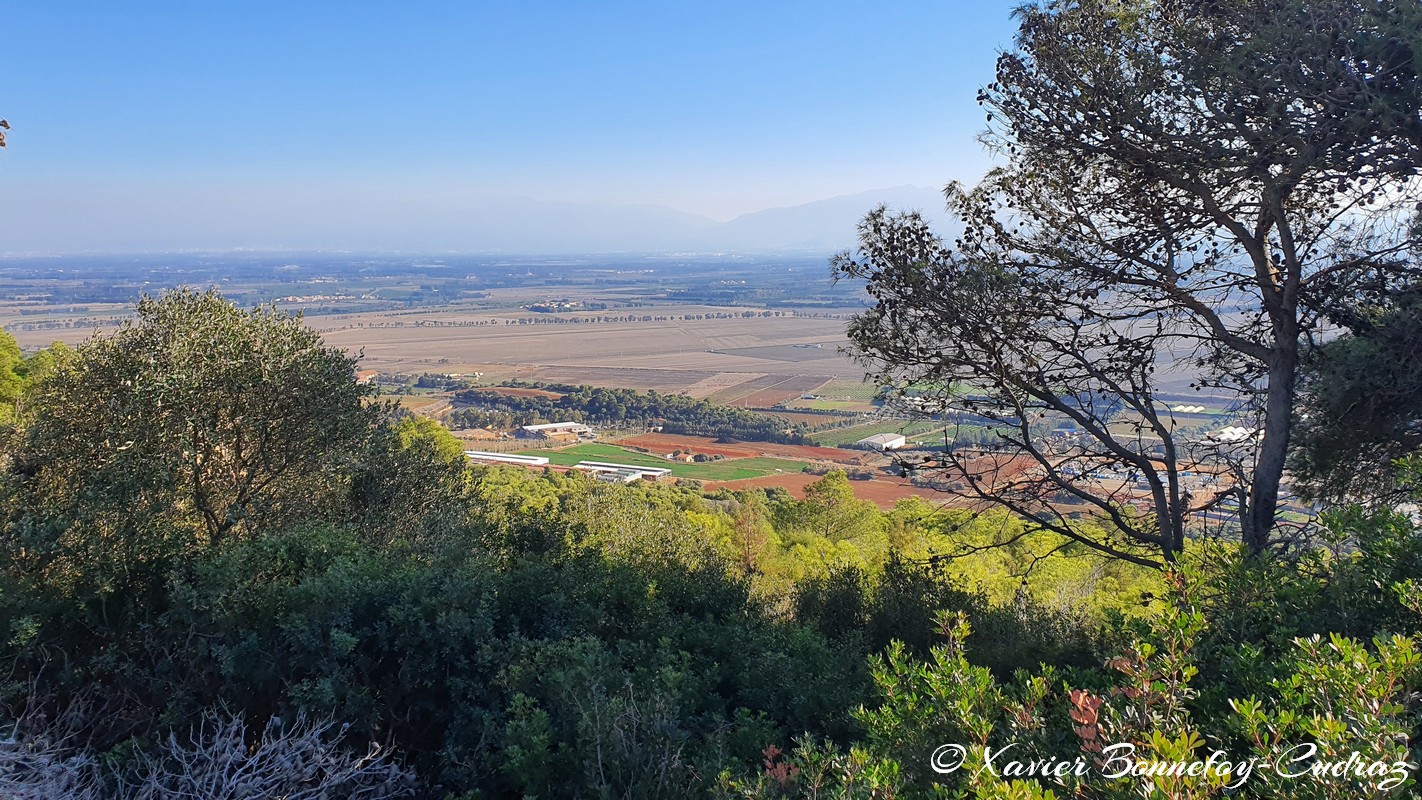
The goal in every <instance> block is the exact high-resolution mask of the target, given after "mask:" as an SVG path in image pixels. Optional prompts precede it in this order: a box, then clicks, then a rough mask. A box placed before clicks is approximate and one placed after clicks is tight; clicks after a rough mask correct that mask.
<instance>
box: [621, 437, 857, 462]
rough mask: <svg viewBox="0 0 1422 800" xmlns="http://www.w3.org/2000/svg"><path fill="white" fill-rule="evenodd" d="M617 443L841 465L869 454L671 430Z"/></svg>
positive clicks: (661, 451) (657, 450)
mask: <svg viewBox="0 0 1422 800" xmlns="http://www.w3.org/2000/svg"><path fill="white" fill-rule="evenodd" d="M617 444H622V445H628V446H630V447H641V448H643V449H645V450H650V451H651V452H653V453H656V454H657V455H666V454H667V453H670V452H672V451H674V450H690V451H691V452H693V453H705V454H706V455H708V456H715V455H720V456H725V457H726V458H751V457H755V456H770V457H773V458H794V459H801V460H806V461H835V462H838V463H841V464H859V463H862V459H864V458H866V457H870V456H869V454H867V453H866V452H865V451H862V450H841V449H839V448H838V447H816V446H814V445H807V444H770V443H769V442H730V443H718V442H716V440H715V439H711V438H707V437H704V436H680V435H677V434H671V433H643V434H638V435H637V436H629V437H627V438H626V439H618V440H617Z"/></svg>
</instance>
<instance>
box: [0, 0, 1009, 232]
mask: <svg viewBox="0 0 1422 800" xmlns="http://www.w3.org/2000/svg"><path fill="white" fill-rule="evenodd" d="M1012 30H1013V27H1012V24H1011V18H1010V15H1009V9H1007V8H1006V7H1003V8H990V9H986V10H984V9H981V8H978V7H976V6H962V7H953V6H952V5H951V4H946V5H945V4H941V3H929V2H910V3H904V4H896V5H895V6H893V7H889V8H874V9H870V8H867V7H864V6H862V5H859V4H851V3H847V2H830V3H814V4H808V3H786V4H783V5H781V4H776V5H773V6H767V5H764V4H754V3H723V4H717V5H715V6H710V5H702V6H697V5H680V6H665V5H662V4H651V3H643V2H625V1H624V2H614V3H609V4H601V5H598V6H596V7H588V6H583V5H582V4H575V3H558V2H553V3H545V4H540V5H539V6H537V7H523V6H513V7H510V6H497V7H496V6H481V5H472V4H461V3H454V2H437V3H432V4H424V5H421V6H419V7H391V6H389V5H387V4H379V5H377V4H373V3H355V4H351V3H331V2H312V3H303V4H300V5H291V4H279V3H274V2H258V3H255V4H249V5H244V6H243V7H241V8H237V7H223V6H218V5H215V4H213V5H210V4H187V3H174V2H155V3H144V4H138V5H129V6H113V5H110V4H100V3H93V2H80V3H77V4H65V5H64V6H62V7H60V6H53V5H45V4H31V5H29V6H25V7H18V8H15V9H10V10H9V11H8V12H7V16H6V25H5V28H4V30H3V31H0V44H3V45H4V48H5V53H6V69H7V71H8V76H7V88H8V89H9V91H8V92H7V94H6V96H5V97H4V98H3V100H0V103H3V105H0V116H4V117H5V118H7V119H9V121H10V123H11V124H12V125H13V126H14V128H13V130H12V131H11V132H10V134H9V147H8V148H7V150H6V151H4V152H3V156H0V192H3V196H4V198H5V204H6V214H5V215H4V216H3V217H0V252H6V253H34V252H46V253H60V252H136V251H164V250H183V249H217V250H221V249H277V250H279V249H307V248H312V247H317V248H334V249H355V250H360V249H379V250H385V251H407V250H408V251H414V250H432V251H444V250H457V251H472V252H504V251H513V250H516V251H521V252H548V251H550V250H552V251H557V252H566V251H569V250H578V249H600V248H604V247H607V246H609V245H611V244H615V241H614V240H616V241H622V242H623V244H621V245H620V246H617V247H615V249H618V250H647V249H662V248H663V246H665V247H671V248H675V247H678V246H680V245H681V244H682V243H687V242H689V243H691V244H697V241H696V240H695V237H690V238H688V236H687V235H685V233H684V231H683V228H694V227H696V226H702V227H705V228H710V227H714V226H716V225H718V224H719V225H726V224H729V223H731V222H732V221H734V220H737V219H740V218H744V217H745V216H746V215H748V214H753V213H756V212H762V211H766V210H771V209H786V208H793V207H798V206H802V205H805V204H808V203H814V202H817V201H823V200H826V199H831V198H839V197H845V196H853V195H858V194H861V193H864V192H870V191H876V190H884V189H887V188H889V187H904V186H917V187H940V186H942V185H944V184H946V183H948V182H949V181H951V180H964V181H972V180H973V179H975V178H976V177H977V176H978V175H980V174H981V173H982V172H983V171H984V170H985V169H986V168H987V167H988V166H989V163H990V162H989V159H988V156H987V155H986V154H985V153H984V152H983V150H982V148H981V147H980V145H978V143H977V142H976V141H975V139H974V136H975V134H976V133H977V132H978V131H979V130H980V129H981V128H982V127H983V124H984V121H983V116H982V112H981V109H980V108H979V107H978V106H977V104H976V102H975V94H976V91H977V89H978V87H980V86H981V85H983V84H985V83H987V82H988V81H990V80H991V79H992V66H993V62H994V57H995V55H996V53H997V51H998V50H999V49H1001V48H1003V47H1006V46H1008V45H1010V44H1011V34H1012ZM935 191H936V190H935ZM629 208H631V209H638V208H640V209H642V210H643V211H648V212H655V213H653V214H650V215H646V214H644V215H642V217H637V216H636V215H631V214H628V213H625V212H627V211H628V209H629ZM520 209H522V211H521V213H515V212H519V211H520ZM550 209H552V210H553V211H552V212H550ZM559 209H563V210H567V211H568V212H569V213H570V214H572V217H571V218H569V219H562V218H559V217H558V216H557V213H556V212H557V211H558V210H559ZM588 209H603V210H606V209H615V210H616V211H617V212H618V213H617V214H613V215H611V216H610V217H608V218H607V219H606V220H603V219H600V218H599V217H598V215H597V214H596V213H591V212H588ZM864 210H867V209H864ZM925 210H929V209H925ZM573 212H577V213H573ZM584 212H587V213H584ZM481 219H483V220H486V221H487V222H488V224H487V225H484V226H482V227H481V225H480V224H479V223H480V220H481ZM560 224H570V225H572V226H573V227H574V228H580V229H581V230H583V231H584V233H582V234H578V235H573V234H572V233H566V235H565V232H562V231H559V230H557V226H558V225H560ZM836 224H837V223H836ZM540 225H541V226H542V227H540ZM622 227H628V228H632V229H637V230H641V231H642V232H643V233H644V234H645V235H643V236H641V237H634V236H631V235H630V234H629V235H624V234H620V233H619V232H618V231H619V230H620V229H621V228H622ZM663 228H665V229H666V230H665V231H663V232H661V233H659V230H660V229H663ZM514 233H518V236H517V237H515V236H514V235H513V234H514ZM848 233H849V234H851V235H852V230H851V231H849V232H848ZM614 234H615V236H614ZM580 236H581V239H580V238H579V237H580ZM500 237H502V238H500ZM753 238H754V237H753ZM544 241H548V242H550V244H548V245H545V246H540V245H542V244H543V242H544ZM756 241H760V240H759V239H756ZM799 244H800V242H799V241H798V240H795V239H793V238H792V240H789V241H786V242H784V243H780V244H775V245H765V246H768V247H771V249H775V248H776V247H792V248H794V247H797V246H799ZM711 246H713V248H714V245H711Z"/></svg>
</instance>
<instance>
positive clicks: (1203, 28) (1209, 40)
mask: <svg viewBox="0 0 1422 800" xmlns="http://www.w3.org/2000/svg"><path fill="white" fill-rule="evenodd" d="M1017 14H1018V17H1019V19H1020V23H1021V27H1020V32H1019V34H1018V37H1017V40H1016V47H1015V49H1013V50H1012V51H1010V52H1006V53H1004V54H1002V55H1001V56H1000V58H999V60H998V63H997V74H996V79H995V80H994V81H993V82H992V83H991V84H989V85H988V86H987V87H985V88H984V89H983V90H982V91H981V92H980V94H979V99H980V102H981V103H982V104H983V105H984V107H985V108H986V110H987V118H988V126H989V127H988V130H987V131H986V132H985V134H984V141H985V142H986V143H987V144H988V145H989V146H990V147H991V148H992V149H993V150H994V151H995V152H996V153H997V154H998V155H999V156H1000V162H999V163H1000V164H1001V166H999V167H997V168H995V169H993V170H992V171H991V172H989V173H988V174H987V175H986V176H985V177H984V179H983V180H982V181H981V182H980V183H979V184H978V185H977V186H976V187H974V188H965V187H962V186H958V185H952V186H950V187H948V190H947V197H948V206H949V211H950V212H951V213H952V214H953V216H954V217H955V218H956V221H957V223H958V225H959V226H960V227H961V234H960V235H958V236H957V237H956V238H954V239H953V240H952V241H951V242H950V241H946V240H944V239H943V238H941V237H940V236H938V235H936V234H935V233H934V232H933V231H931V230H930V229H929V228H928V227H927V226H926V225H925V224H924V223H923V222H922V220H921V219H920V218H919V217H918V216H916V215H914V214H904V215H893V214H889V213H887V212H886V211H884V210H882V209H880V210H879V211H876V212H874V213H872V214H870V215H869V217H868V218H866V219H865V221H864V222H863V223H862V224H861V226H860V229H859V240H860V243H859V247H858V249H857V250H856V251H853V252H847V253H844V254H841V255H840V256H838V257H837V258H836V259H835V261H834V263H833V267H834V270H835V272H836V274H837V275H838V276H840V277H849V278H859V279H864V280H866V281H867V288H868V291H869V293H870V295H871V299H872V306H871V307H870V308H869V309H868V310H867V311H865V312H864V313H862V314H861V315H859V316H858V317H857V318H856V320H855V321H854V322H853V323H852V325H851V329H850V334H851V339H852V340H853V343H854V346H855V348H856V350H857V351H858V353H859V354H860V355H861V356H862V357H863V358H864V359H865V361H866V362H867V363H868V364H870V365H871V368H872V370H873V372H874V374H875V376H876V377H877V378H878V379H879V380H881V381H883V382H885V383H886V384H888V385H891V386H894V387H898V389H899V390H900V392H901V393H904V392H909V391H912V393H916V394H922V395H926V397H924V398H921V399H919V400H916V401H915V402H917V403H918V404H919V405H921V406H923V405H927V406H929V407H935V406H936V407H939V408H942V407H949V408H953V409H956V410H957V411H959V412H960V413H963V414H966V415H971V416H974V417H977V418H979V419H980V420H984V419H985V420H986V421H988V423H990V424H991V425H993V426H994V428H995V430H996V431H997V433H998V436H999V439H1000V441H999V442H998V443H997V445H996V446H995V447H993V448H992V449H991V451H990V452H985V453H966V452H961V451H953V450H951V449H947V448H945V449H946V450H947V452H945V453H944V454H943V455H942V457H941V459H940V460H939V461H938V462H936V463H934V464H931V465H929V466H931V467H932V468H933V474H935V475H936V476H937V477H938V478H939V483H940V485H943V486H945V487H947V488H951V489H952V490H954V491H957V492H959V493H961V494H964V495H967V496H969V497H972V498H974V499H975V500H977V501H980V502H986V503H991V504H996V505H1001V506H1006V507H1008V508H1011V509H1013V510H1016V511H1018V512H1019V513H1022V514H1024V515H1026V516H1029V517H1031V518H1033V519H1035V520H1037V521H1038V522H1039V523H1040V525H1041V527H1044V528H1047V529H1050V530H1054V531H1057V532H1059V533H1061V534H1063V535H1065V536H1068V537H1071V538H1074V539H1076V540H1078V541H1081V542H1083V543H1085V544H1087V545H1089V546H1091V547H1094V548H1096V549H1098V550H1100V551H1102V552H1105V553H1108V554H1111V555H1114V556H1119V557H1124V558H1129V559H1131V560H1134V561H1138V562H1140V563H1152V564H1157V563H1160V561H1161V560H1162V559H1163V560H1170V559H1172V558H1174V556H1175V554H1177V553H1179V552H1180V550H1181V548H1182V547H1183V544H1184V538H1185V534H1186V530H1187V528H1188V526H1189V524H1190V521H1191V520H1192V518H1198V515H1200V514H1201V513H1202V512H1207V511H1211V510H1214V511H1215V512H1216V513H1218V512H1219V510H1220V509H1221V508H1226V507H1227V508H1231V509H1233V510H1232V511H1231V512H1230V513H1231V514H1232V515H1233V519H1234V520H1235V523H1234V526H1233V527H1234V528H1236V529H1237V532H1238V535H1239V536H1240V537H1241V538H1242V540H1243V541H1244V542H1245V543H1246V544H1247V545H1248V546H1249V547H1250V548H1251V549H1253V550H1255V551H1261V550H1264V549H1266V548H1267V547H1269V545H1270V543H1271V541H1273V540H1274V539H1275V538H1276V533H1277V531H1278V526H1277V514H1278V509H1279V505H1280V500H1279V497H1280V491H1281V487H1282V485H1283V475H1284V466H1285V459H1286V455H1287V453H1288V451H1289V447H1290V434H1291V430H1292V427H1293V423H1294V418H1295V404H1296V401H1297V399H1298V387H1297V385H1296V379H1297V376H1298V373H1299V369H1300V364H1301V360H1302V358H1303V357H1304V356H1305V355H1306V353H1307V351H1308V349H1309V348H1310V347H1312V346H1313V345H1314V344H1316V343H1317V342H1319V341H1321V340H1322V339H1324V338H1326V337H1327V336H1328V332H1329V331H1330V329H1331V318H1332V317H1331V315H1332V314H1334V313H1335V312H1336V311H1337V310H1338V309H1339V308H1340V307H1341V306H1343V305H1346V304H1347V303H1348V302H1349V301H1350V298H1352V297H1355V296H1356V295H1357V294H1358V293H1360V292H1365V291H1377V292H1388V291H1392V290H1395V289H1396V288H1397V287H1398V286H1399V285H1402V284H1405V283H1407V282H1408V281H1410V280H1412V279H1413V278H1414V276H1415V275H1416V272H1417V270H1416V269H1415V263H1414V260H1413V256H1412V254H1413V253H1414V252H1415V248H1416V246H1417V243H1418V241H1419V231H1418V228H1417V227H1416V226H1415V224H1414V213H1415V210H1416V208H1417V205H1418V200H1419V196H1422V195H1419V180H1418V163H1419V155H1422V117H1419V110H1420V109H1422V100H1420V99H1419V98H1422V81H1419V76H1418V68H1417V63H1416V61H1415V60H1414V54H1415V53H1417V52H1422V33H1419V31H1422V6H1418V5H1417V4H1416V3H1413V2H1395V1H1388V0H1376V1H1371V0H1211V1H1210V2H1204V1H1203V0H1200V1H1198V2H1193V1H1192V0H1176V1H1175V2H1164V1H1157V0H1125V1H1124V2H1122V1H1121V0H1060V1H1057V2H1047V3H1043V4H1038V5H1029V6H1024V7H1022V8H1020V9H1018V11H1017ZM1168 379H1170V380H1174V381H1175V382H1176V383H1178V384H1180V385H1181V386H1184V385H1186V384H1190V385H1192V386H1193V387H1195V388H1202V387H1203V388H1209V389H1211V390H1213V391H1215V392H1217V393H1225V394H1227V395H1228V396H1230V397H1232V398H1236V399H1237V403H1238V408H1237V409H1236V410H1237V412H1238V414H1239V415H1240V416H1241V417H1242V419H1243V421H1242V422H1241V424H1240V427H1242V428H1246V429H1251V430H1253V431H1256V432H1257V435H1255V436H1253V437H1250V438H1248V439H1246V440H1245V441H1242V442H1239V443H1236V444H1235V445H1233V450H1234V452H1232V453H1211V452H1207V451H1208V450H1209V449H1210V448H1212V447H1213V446H1214V444H1213V443H1212V442H1211V441H1210V440H1208V439H1206V438H1202V437H1200V436H1199V435H1198V434H1197V433H1195V434H1186V433H1185V432H1183V431H1182V423H1181V422H1180V421H1178V420H1176V419H1175V418H1174V415H1173V413H1172V411H1171V407H1170V406H1171V404H1170V403H1167V402H1165V400H1164V398H1162V397H1161V396H1160V395H1161V394H1162V393H1163V391H1162V386H1163V385H1164V384H1166V382H1167V380H1168ZM907 387H913V388H912V389H911V390H910V389H908V388H907ZM1177 402H1178V400H1177ZM1054 422H1063V423H1070V425H1071V427H1073V428H1074V432H1073V435H1072V437H1071V438H1070V439H1068V440H1065V441H1063V440H1060V439H1052V438H1051V437H1044V436H1043V435H1042V431H1041V428H1042V426H1043V425H1044V424H1047V425H1050V424H1052V423H1054ZM1202 467H1204V468H1210V469H1214V468H1218V469H1220V470H1222V474H1221V475H1220V481H1221V483H1220V486H1218V487H1215V488H1212V489H1210V490H1208V491H1200V489H1199V487H1196V492H1195V494H1193V495H1192V492H1191V490H1190V486H1189V485H1188V482H1186V481H1183V480H1182V474H1181V473H1183V472H1186V471H1189V470H1193V469H1199V468H1202ZM1103 472H1104V473H1109V474H1110V475H1112V476H1114V477H1116V478H1119V480H1117V481H1110V480H1103V479H1102V478H1101V475H1102V474H1103ZM1132 487H1144V488H1132ZM1072 507H1075V508H1076V509H1082V508H1086V509H1091V510H1093V511H1094V514H1095V516H1098V517H1100V518H1102V519H1104V520H1106V521H1107V522H1108V523H1109V524H1108V525H1105V526H1094V527H1093V526H1081V525H1076V524H1073V523H1074V521H1073V520H1071V519H1069V518H1068V514H1069V513H1070V512H1069V511H1068V510H1067V509H1068V508H1072ZM1087 530H1099V531H1103V532H1104V533H1086V532H1084V531H1087Z"/></svg>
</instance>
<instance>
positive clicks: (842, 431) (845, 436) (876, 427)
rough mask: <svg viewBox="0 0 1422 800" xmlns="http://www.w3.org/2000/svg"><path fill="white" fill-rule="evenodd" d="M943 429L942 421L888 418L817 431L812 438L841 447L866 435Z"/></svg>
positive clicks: (907, 435)
mask: <svg viewBox="0 0 1422 800" xmlns="http://www.w3.org/2000/svg"><path fill="white" fill-rule="evenodd" d="M942 429H943V423H941V422H910V421H908V420H902V419H888V420H883V421H880V422H871V423H869V424H867V425H855V426H854V427H851V428H836V429H834V430H829V431H824V432H823V433H817V434H815V435H814V436H813V437H811V438H813V439H814V440H815V443H816V444H821V445H826V446H829V447H839V446H841V445H846V444H853V443H854V442H857V441H859V440H860V439H863V438H865V437H866V436H873V435H875V434H878V433H901V434H903V435H904V436H906V437H914V436H920V435H923V434H927V433H931V432H933V431H937V430H942Z"/></svg>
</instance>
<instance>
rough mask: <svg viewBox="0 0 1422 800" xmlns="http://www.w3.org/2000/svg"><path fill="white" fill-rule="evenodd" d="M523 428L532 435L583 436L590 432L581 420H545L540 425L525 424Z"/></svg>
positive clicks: (590, 429)
mask: <svg viewBox="0 0 1422 800" xmlns="http://www.w3.org/2000/svg"><path fill="white" fill-rule="evenodd" d="M523 430H524V432H525V433H527V434H530V435H532V436H555V435H557V434H560V433H571V434H574V435H577V436H583V435H585V434H589V433H592V428H589V427H588V426H586V425H584V424H583V423H581V422H546V423H544V424H542V425H525V426H523Z"/></svg>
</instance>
